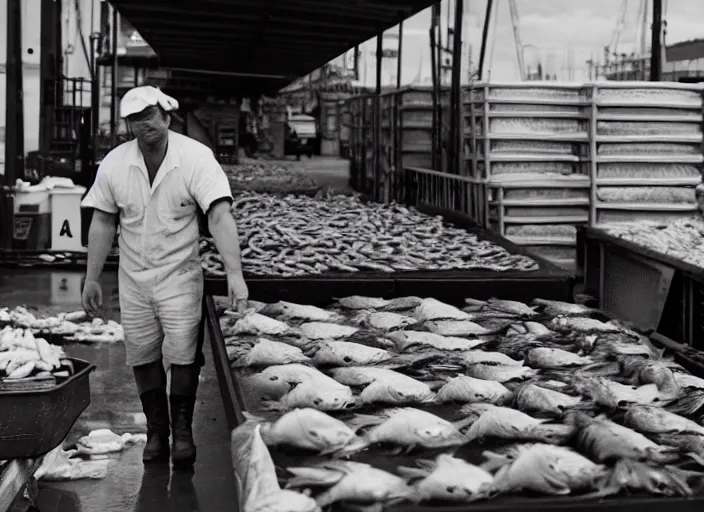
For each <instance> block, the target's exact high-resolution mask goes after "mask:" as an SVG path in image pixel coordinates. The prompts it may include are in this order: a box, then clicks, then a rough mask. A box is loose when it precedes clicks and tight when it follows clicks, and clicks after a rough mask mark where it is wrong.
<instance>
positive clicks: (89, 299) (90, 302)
mask: <svg viewBox="0 0 704 512" xmlns="http://www.w3.org/2000/svg"><path fill="white" fill-rule="evenodd" d="M81 300H82V302H83V309H84V310H85V312H86V313H88V315H90V316H91V317H98V318H102V317H104V316H105V315H103V312H102V311H103V290H102V289H101V288H100V283H98V282H97V281H92V280H91V281H88V280H86V282H85V283H84V284H83V295H82V297H81Z"/></svg>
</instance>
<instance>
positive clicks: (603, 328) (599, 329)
mask: <svg viewBox="0 0 704 512" xmlns="http://www.w3.org/2000/svg"><path fill="white" fill-rule="evenodd" d="M550 327H551V328H553V329H555V330H558V331H566V332H572V331H581V332H589V333H618V332H621V331H622V329H621V328H620V327H618V326H616V325H614V324H611V323H608V322H602V321H601V320H597V319H595V318H586V317H564V316H558V317H556V318H553V319H552V320H551V321H550Z"/></svg>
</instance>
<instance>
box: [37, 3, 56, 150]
mask: <svg viewBox="0 0 704 512" xmlns="http://www.w3.org/2000/svg"><path fill="white" fill-rule="evenodd" d="M56 8H57V5H56V1H54V0H41V15H40V18H41V19H40V45H41V54H40V56H39V60H40V62H39V68H40V71H39V98H40V100H39V153H40V155H44V154H46V153H47V152H48V151H49V148H50V146H51V139H52V133H53V126H54V106H55V105H56V80H57V78H58V76H59V74H60V70H61V68H60V67H59V66H57V63H58V59H57V53H60V52H61V47H60V46H58V47H57V46H56V34H55V32H56V30H57V29H58V26H59V25H60V20H59V23H57V17H59V14H58V13H57V10H56Z"/></svg>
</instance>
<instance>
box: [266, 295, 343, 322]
mask: <svg viewBox="0 0 704 512" xmlns="http://www.w3.org/2000/svg"><path fill="white" fill-rule="evenodd" d="M262 313H264V314H268V315H274V316H281V317H283V318H288V319H291V320H306V321H308V322H337V321H339V320H341V319H342V317H341V316H340V315H339V314H337V313H333V312H330V311H325V310H324V309H320V308H318V307H315V306H308V305H303V304H295V303H293V302H286V301H283V300H281V301H279V302H276V303H274V304H268V305H267V306H266V307H265V308H264V309H263V310H262Z"/></svg>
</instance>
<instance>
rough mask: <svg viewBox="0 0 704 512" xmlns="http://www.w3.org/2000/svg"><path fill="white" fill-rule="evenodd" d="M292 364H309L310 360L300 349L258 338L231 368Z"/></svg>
mask: <svg viewBox="0 0 704 512" xmlns="http://www.w3.org/2000/svg"><path fill="white" fill-rule="evenodd" d="M292 363H302V364H305V363H310V358H309V357H308V356H306V355H305V354H304V353H303V352H302V351H301V349H300V348H298V347H294V346H292V345H288V344H286V343H281V342H279V341H272V340H269V339H266V338H259V339H258V340H257V343H256V344H255V345H254V346H253V347H252V348H251V349H250V350H249V351H248V352H247V353H246V355H244V356H243V357H240V358H239V359H237V360H236V361H233V362H232V364H231V366H232V367H233V368H237V367H243V366H274V365H285V364H292Z"/></svg>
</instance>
